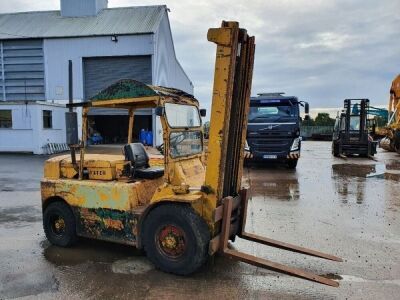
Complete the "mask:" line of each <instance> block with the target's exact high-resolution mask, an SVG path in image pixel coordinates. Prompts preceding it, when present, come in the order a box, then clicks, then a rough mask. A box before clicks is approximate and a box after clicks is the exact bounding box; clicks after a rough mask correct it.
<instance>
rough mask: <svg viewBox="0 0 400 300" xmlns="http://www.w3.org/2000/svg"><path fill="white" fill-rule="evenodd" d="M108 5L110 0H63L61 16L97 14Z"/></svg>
mask: <svg viewBox="0 0 400 300" xmlns="http://www.w3.org/2000/svg"><path fill="white" fill-rule="evenodd" d="M107 7H108V0H61V16H63V17H90V16H96V15H97V14H98V13H99V12H100V11H102V10H103V9H105V8H107Z"/></svg>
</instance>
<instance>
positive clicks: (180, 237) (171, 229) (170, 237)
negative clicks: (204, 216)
mask: <svg viewBox="0 0 400 300" xmlns="http://www.w3.org/2000/svg"><path fill="white" fill-rule="evenodd" d="M155 239H156V241H155V242H156V245H157V249H158V250H159V252H160V253H161V254H162V255H164V256H166V257H168V258H169V259H174V260H176V259H178V258H180V257H181V256H182V255H183V254H184V253H185V251H186V235H185V232H184V231H183V229H182V228H180V227H179V226H176V225H172V224H168V225H163V226H161V227H160V228H159V229H158V230H157V234H156V236H155Z"/></svg>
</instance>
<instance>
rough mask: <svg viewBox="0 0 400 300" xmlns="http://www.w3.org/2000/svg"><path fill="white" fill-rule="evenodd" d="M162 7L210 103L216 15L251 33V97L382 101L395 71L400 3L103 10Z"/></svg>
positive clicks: (44, 5)
mask: <svg viewBox="0 0 400 300" xmlns="http://www.w3.org/2000/svg"><path fill="white" fill-rule="evenodd" d="M149 4H151V5H153V4H166V5H167V6H168V7H169V8H170V9H171V12H170V14H169V17H170V21H171V27H172V34H173V37H174V42H175V49H176V53H177V57H178V59H179V61H180V63H181V64H182V66H183V68H184V69H185V71H186V72H187V74H188V75H189V77H190V79H191V80H192V82H193V84H194V87H195V95H196V97H197V98H198V99H199V100H200V102H201V103H202V105H203V106H205V107H209V103H210V98H211V94H212V93H211V90H212V80H213V71H214V70H213V68H214V59H215V46H214V44H212V43H209V42H208V41H207V38H206V34H207V29H208V28H209V27H218V26H219V25H220V22H221V20H235V21H239V22H240V25H241V27H244V28H246V29H248V31H249V33H250V34H252V35H255V37H256V44H257V48H256V57H255V70H254V76H253V89H252V95H256V94H257V93H260V92H286V94H290V95H295V96H298V97H299V98H300V99H302V100H308V101H309V103H310V105H311V107H314V108H316V107H322V108H323V107H325V108H326V107H340V106H341V105H342V104H343V99H345V98H359V97H363V98H369V99H371V102H372V104H373V105H386V103H387V101H388V96H389V88H390V84H391V81H392V80H393V79H394V77H395V75H396V74H398V73H400V30H399V28H400V1H399V0H381V1H376V0H352V1H347V0H326V1H322V0H313V1H310V0H279V1H275V0H251V1H228V0H220V1H211V0H196V1H182V0H179V1H178V0H171V1H165V0H164V1H161V2H158V1H157V0H152V1H150V0H142V1H134V0H109V7H117V6H135V5H149ZM52 9H59V0H36V1H32V0H13V1H1V2H0V12H15V11H28V10H52Z"/></svg>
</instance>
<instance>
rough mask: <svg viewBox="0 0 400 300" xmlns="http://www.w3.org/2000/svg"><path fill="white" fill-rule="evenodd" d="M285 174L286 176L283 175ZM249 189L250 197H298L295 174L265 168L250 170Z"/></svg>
mask: <svg viewBox="0 0 400 300" xmlns="http://www.w3.org/2000/svg"><path fill="white" fill-rule="evenodd" d="M285 175H286V176H285ZM250 191H251V196H252V198H254V197H262V198H264V199H265V198H268V199H272V200H281V201H296V200H299V198H300V189H299V181H298V179H297V176H296V174H284V176H282V175H281V174H278V173H276V172H273V171H271V172H268V173H266V172H265V170H264V171H263V170H261V171H260V170H251V182H250Z"/></svg>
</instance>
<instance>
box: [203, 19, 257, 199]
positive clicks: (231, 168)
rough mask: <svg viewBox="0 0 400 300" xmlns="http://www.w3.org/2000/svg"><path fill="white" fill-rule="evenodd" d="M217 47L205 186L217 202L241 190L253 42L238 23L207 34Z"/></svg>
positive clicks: (228, 23)
mask: <svg viewBox="0 0 400 300" xmlns="http://www.w3.org/2000/svg"><path fill="white" fill-rule="evenodd" d="M207 38H208V40H209V41H211V42H214V43H216V44H217V55H216V62H215V73H214V74H215V75H214V89H213V98H212V109H211V119H210V135H209V145H208V159H207V168H206V176H205V186H206V187H207V188H208V189H209V190H210V191H211V192H212V194H213V198H214V199H213V203H212V206H214V207H216V205H217V204H219V203H218V202H219V201H220V199H222V198H224V197H227V196H237V195H238V193H239V190H240V188H241V178H242V171H243V155H244V144H245V138H246V129H247V115H248V112H249V102H250V90H251V82H252V74H253V64H254V51H255V43H254V41H255V39H254V37H250V36H248V34H247V31H246V30H245V29H241V28H239V24H238V23H237V22H225V21H224V22H222V26H221V28H211V29H210V30H209V31H208V35H207Z"/></svg>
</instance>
